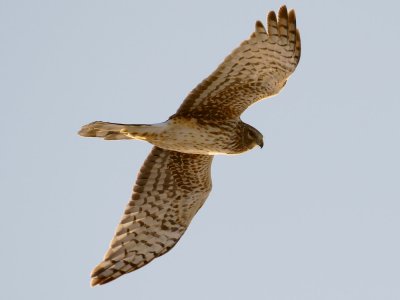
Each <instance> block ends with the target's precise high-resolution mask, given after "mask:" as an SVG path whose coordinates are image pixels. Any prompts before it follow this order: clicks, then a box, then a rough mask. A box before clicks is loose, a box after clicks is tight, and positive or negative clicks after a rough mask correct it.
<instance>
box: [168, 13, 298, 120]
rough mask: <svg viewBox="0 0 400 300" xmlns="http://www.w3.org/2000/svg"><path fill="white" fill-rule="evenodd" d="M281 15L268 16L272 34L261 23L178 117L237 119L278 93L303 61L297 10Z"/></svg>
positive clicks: (198, 89)
mask: <svg viewBox="0 0 400 300" xmlns="http://www.w3.org/2000/svg"><path fill="white" fill-rule="evenodd" d="M278 16H279V19H278V20H277V18H276V15H275V13H274V12H270V13H269V14H268V17H267V25H268V26H267V28H268V32H266V30H265V27H264V26H263V25H262V23H261V22H260V21H257V23H256V30H255V32H254V33H253V34H252V35H251V36H250V38H249V39H248V40H246V41H244V42H243V43H242V44H241V45H240V46H239V47H238V48H236V49H235V50H234V51H233V52H232V53H231V54H230V55H229V56H228V57H227V58H226V59H225V60H224V61H223V63H222V64H220V65H219V66H218V68H217V69H216V70H215V71H214V72H213V73H212V74H211V75H210V76H209V77H208V78H206V79H205V80H203V82H201V83H200V84H199V85H198V86H197V87H196V88H195V89H194V90H193V91H192V92H191V93H190V94H189V95H188V96H187V97H186V99H185V100H184V102H183V103H182V105H181V106H180V108H179V109H178V111H177V112H176V114H175V115H174V116H182V117H194V118H198V119H202V120H215V119H234V118H237V117H239V116H240V115H241V114H242V113H243V111H244V110H245V109H246V108H247V107H249V106H250V105H252V104H253V103H255V102H257V101H259V100H261V99H263V98H267V97H270V96H273V95H275V94H277V93H278V92H279V91H280V90H281V89H282V87H283V86H284V85H285V83H286V81H287V79H288V78H289V76H290V75H291V74H292V73H293V71H294V70H295V68H296V66H297V64H298V62H299V59H300V33H299V31H298V30H297V29H296V15H295V13H294V11H293V10H291V11H290V12H289V13H288V11H287V8H286V6H282V7H281V8H280V10H279V13H278ZM174 116H172V117H174Z"/></svg>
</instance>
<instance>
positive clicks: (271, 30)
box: [79, 6, 300, 285]
mask: <svg viewBox="0 0 400 300" xmlns="http://www.w3.org/2000/svg"><path fill="white" fill-rule="evenodd" d="M267 19H268V21H267V23H268V27H267V30H266V28H265V27H264V26H263V24H262V23H261V22H260V21H257V22H256V26H255V32H254V33H253V34H252V35H251V36H250V38H249V39H248V40H246V41H244V42H243V43H242V44H241V45H240V46H239V47H238V48H237V49H235V50H234V51H233V52H232V53H231V54H230V55H229V56H228V57H227V58H226V59H225V60H224V62H223V63H222V64H220V65H219V66H218V68H217V69H216V70H215V71H214V72H213V73H212V74H211V75H210V76H209V77H208V78H207V79H205V80H204V81H203V82H202V83H200V84H199V85H198V86H197V87H196V88H195V89H194V90H193V91H192V92H191V93H190V94H189V95H188V96H187V98H186V99H185V100H184V102H183V103H182V105H181V106H180V108H179V109H178V111H177V112H176V113H175V114H174V115H172V116H171V117H170V118H169V119H168V120H167V121H166V122H163V123H160V124H151V125H146V124H142V125H138V124H117V123H107V122H93V123H90V124H88V125H85V126H83V127H82V129H81V130H80V131H79V134H80V135H81V136H85V137H101V138H104V139H106V140H117V139H138V140H145V141H148V142H150V143H152V144H153V145H154V146H155V147H154V148H153V150H152V151H151V153H150V154H149V156H148V157H147V159H146V161H145V162H144V164H143V166H142V168H141V170H140V172H139V175H138V178H137V181H136V185H135V187H134V191H133V195H132V199H131V201H130V202H129V204H128V206H127V208H126V210H125V213H124V215H123V217H122V220H121V223H120V224H119V226H118V227H117V230H116V233H115V236H114V238H113V240H112V241H111V245H110V248H109V250H108V251H107V253H106V255H105V257H104V260H103V261H102V262H101V263H100V264H99V265H98V266H97V267H96V268H95V269H94V270H93V272H92V282H91V284H92V285H97V284H104V283H107V282H109V281H112V280H114V279H116V278H118V277H119V276H121V275H123V274H126V273H129V272H132V271H134V270H136V269H138V268H140V267H142V266H144V265H146V264H147V263H149V262H150V261H152V260H153V259H154V258H156V257H158V256H160V255H162V254H164V253H166V252H167V251H168V250H170V249H171V248H172V247H173V246H174V245H175V244H176V243H177V241H178V240H179V239H180V237H181V236H182V234H183V233H184V232H185V230H186V229H187V227H188V225H189V223H190V221H191V220H192V218H193V216H194V215H195V214H196V212H197V211H198V210H199V209H200V207H201V206H202V205H203V203H204V201H205V200H206V198H207V196H208V194H209V192H210V191H211V174H210V168H211V162H212V159H213V155H215V154H239V153H242V152H245V151H248V150H250V149H252V148H254V147H255V146H256V145H259V146H260V147H262V146H263V137H262V134H261V133H260V132H259V131H258V130H257V129H255V128H253V127H252V126H250V125H248V124H245V123H243V122H242V121H241V120H240V115H241V114H242V113H243V111H244V110H245V109H246V108H247V107H249V106H250V105H252V104H253V103H255V102H257V101H259V100H261V99H264V98H267V97H270V96H273V95H275V94H277V93H278V92H279V91H280V90H281V89H282V88H283V86H284V85H285V84H286V81H287V79H288V78H289V76H290V75H291V74H292V73H293V71H294V70H295V68H296V66H297V64H298V62H299V59H300V34H299V31H298V30H297V28H296V17H295V13H294V11H293V10H291V11H290V12H289V13H288V11H287V9H286V6H282V7H281V8H280V10H279V13H278V19H277V17H276V15H275V13H274V12H270V13H269V14H268V18H267Z"/></svg>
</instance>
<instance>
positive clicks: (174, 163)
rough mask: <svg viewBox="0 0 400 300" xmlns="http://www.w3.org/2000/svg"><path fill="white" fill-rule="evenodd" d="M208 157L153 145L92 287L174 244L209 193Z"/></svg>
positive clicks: (129, 270)
mask: <svg viewBox="0 0 400 300" xmlns="http://www.w3.org/2000/svg"><path fill="white" fill-rule="evenodd" d="M212 159H213V156H209V155H198V154H185V153H181V152H175V151H168V150H164V149H161V148H157V147H154V148H153V150H152V151H151V153H150V154H149V156H148V157H147V159H146V161H145V162H144V164H143V166H142V168H141V169H140V172H139V175H138V178H137V180H136V184H135V187H134V190H133V191H134V192H133V195H132V199H131V201H130V202H129V204H128V206H127V208H126V210H125V213H124V215H123V217H122V220H121V222H120V224H119V225H118V227H117V230H116V233H115V236H114V238H113V239H112V241H111V244H110V248H109V250H108V251H107V253H106V254H105V256H104V260H103V262H101V263H100V264H99V265H98V266H97V267H96V268H95V269H94V270H93V272H92V281H91V285H92V286H94V285H97V284H104V283H107V282H110V281H112V280H114V279H116V278H118V277H119V276H121V275H123V274H126V273H129V272H132V271H134V270H137V269H139V268H141V267H143V266H144V265H146V264H148V263H149V262H150V261H152V260H153V259H154V258H156V257H158V256H160V255H163V254H165V253H166V252H167V251H168V250H170V249H171V248H172V247H173V246H174V245H175V244H176V243H177V242H178V240H179V239H180V238H181V236H182V234H183V233H184V232H185V230H186V229H187V227H188V225H189V223H190V221H191V220H192V218H193V216H194V215H195V214H196V212H197V211H198V210H199V209H200V207H201V206H202V205H203V203H204V201H205V200H206V199H207V196H208V194H209V193H210V191H211V162H212Z"/></svg>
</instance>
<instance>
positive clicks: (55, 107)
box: [0, 0, 400, 300]
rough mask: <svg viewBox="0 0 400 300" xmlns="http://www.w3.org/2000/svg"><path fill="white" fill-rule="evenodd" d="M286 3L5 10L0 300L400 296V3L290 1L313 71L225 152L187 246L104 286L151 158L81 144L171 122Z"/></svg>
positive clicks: (131, 144) (303, 64) (261, 108)
mask: <svg viewBox="0 0 400 300" xmlns="http://www.w3.org/2000/svg"><path fill="white" fill-rule="evenodd" d="M282 4H284V3H283V2H280V1H258V0H250V1H228V0H226V1H211V0H202V1H183V0H182V1H157V2H156V1H50V0H49V1H5V0H0V82H1V88H0V101H1V102H0V103H1V110H0V124H1V128H2V138H1V148H0V182H1V189H0V201H1V202H0V233H1V247H0V256H1V257H2V272H1V273H0V282H1V283H0V286H1V288H0V298H1V299H8V300H13V299H43V300H45V299H46V300H47V299H97V300H98V299H111V298H112V299H118V298H117V297H120V299H125V298H123V297H129V298H131V299H136V300H139V299H146V300H147V299H150V300H151V299H202V300H203V299H274V300H275V299H276V300H286V299H288V300H289V299H296V300H297V299H301V300H303V299H304V300H313V299H315V300H321V299H324V300H325V299H332V300H336V299H341V300H347V299H349V300H350V299H351V300H354V299H360V300H369V299H371V300H372V299H385V300H388V299H400V284H399V282H400V271H399V270H400V255H399V253H400V241H399V229H400V204H399V201H400V183H399V178H400V171H399V170H400V158H399V153H400V117H399V116H400V96H399V69H400V60H399V59H398V55H399V53H400V25H399V22H398V20H399V11H400V10H399V9H400V4H399V2H398V1H394V0H393V1H388V0H386V1H311V0H304V1H287V2H286V4H287V5H288V7H289V8H295V9H296V13H297V18H298V27H299V28H300V31H301V35H302V58H301V61H300V65H299V67H298V69H297V70H296V72H295V74H294V75H293V76H292V77H291V78H290V80H289V82H288V84H287V85H286V87H285V89H284V90H283V92H282V93H281V94H280V95H279V96H277V97H275V98H273V99H270V100H267V101H264V102H262V103H259V104H257V105H254V106H252V107H251V109H249V110H248V111H247V112H246V113H245V114H244V116H243V120H244V121H245V122H247V123H250V124H252V125H253V126H254V127H256V128H258V129H259V130H260V131H261V132H262V133H263V134H264V136H265V147H264V148H263V149H262V150H259V149H254V150H253V151H251V152H249V153H246V154H244V155H241V156H234V157H217V158H216V159H215V160H214V164H213V183H214V189H213V191H212V193H211V195H210V197H209V199H208V201H207V202H206V204H205V206H204V207H203V208H202V209H201V210H200V212H199V214H198V215H197V216H196V217H195V219H194V221H193V222H192V224H191V226H190V228H189V230H188V231H187V232H186V234H185V235H184V237H183V238H182V239H181V241H180V242H179V243H178V245H177V246H176V247H175V248H174V249H173V250H172V251H171V252H169V253H168V254H167V255H165V256H163V257H162V258H159V259H157V260H155V261H154V262H152V263H151V264H149V265H148V266H146V267H145V268H143V269H141V270H139V271H137V272H134V273H131V274H129V275H126V276H123V277H121V278H120V279H118V280H117V281H115V282H113V283H111V284H108V285H106V286H102V287H96V288H90V286H89V277H90V271H91V269H92V268H93V267H94V266H95V265H96V264H97V263H98V262H99V261H100V260H101V258H102V256H103V254H104V253H105V251H106V249H107V246H108V243H109V241H110V239H111V237H112V235H113V233H114V230H115V227H116V225H117V223H118V221H119V219H120V217H121V214H122V212H123V209H124V207H125V205H126V203H127V201H128V199H129V197H130V193H131V188H132V184H133V182H134V180H135V177H136V173H137V171H138V170H139V168H140V166H141V164H142V162H143V160H144V158H145V157H146V155H147V152H148V151H149V149H150V148H151V146H150V145H148V144H145V143H143V142H136V141H119V142H112V141H102V140H96V139H83V138H80V137H78V136H77V135H76V132H77V131H78V130H79V128H80V126H81V125H83V124H85V123H88V122H91V121H94V120H103V121H112V122H121V123H123V122H126V123H150V122H161V121H164V120H165V119H166V118H167V117H168V116H169V115H171V114H172V113H174V112H175V110H176V109H177V107H178V106H179V104H180V103H181V101H182V100H183V98H184V97H185V96H186V94H187V93H188V92H189V91H190V90H191V89H192V88H194V87H195V85H196V84H197V83H199V82H200V81H201V80H202V79H203V78H205V77H206V76H207V75H208V74H209V73H210V72H211V71H213V70H214V68H215V67H216V66H217V65H218V64H219V63H220V62H221V61H222V60H223V58H224V57H225V56H226V55H227V54H228V53H229V52H230V51H231V50H232V49H233V48H234V47H236V46H237V45H238V44H239V43H240V42H241V41H242V40H244V39H245V38H247V37H248V36H249V35H250V33H251V32H252V30H253V28H254V23H255V21H256V20H257V19H261V20H263V21H264V20H265V15H266V13H267V12H268V11H269V10H278V9H279V7H280V6H281V5H282Z"/></svg>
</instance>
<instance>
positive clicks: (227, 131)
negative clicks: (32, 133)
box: [79, 116, 263, 155]
mask: <svg viewBox="0 0 400 300" xmlns="http://www.w3.org/2000/svg"><path fill="white" fill-rule="evenodd" d="M79 134H81V135H83V136H87V137H88V136H93V137H101V138H104V139H136V140H144V141H147V142H149V143H151V144H153V145H154V146H157V147H159V148H162V149H166V150H172V151H179V152H183V153H188V154H204V155H216V154H240V153H243V152H245V151H248V150H250V149H252V148H253V147H254V146H256V145H259V146H262V145H263V144H262V142H263V141H262V135H261V133H259V132H258V131H257V130H256V129H255V128H252V127H251V126H250V125H248V124H245V123H243V122H242V121H240V120H239V119H231V120H229V119H228V120H223V122H215V123H213V122H209V123H208V124H205V123H203V122H199V121H198V120H197V119H195V118H185V117H174V116H173V117H171V118H170V119H168V120H167V121H165V122H163V123H158V124H149V125H147V124H130V125H129V124H115V123H107V122H99V121H97V122H93V123H90V124H88V125H85V126H84V127H83V128H82V129H81V131H80V132H79ZM252 134H254V136H256V137H257V140H256V141H253V138H252V136H251V135H252Z"/></svg>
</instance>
